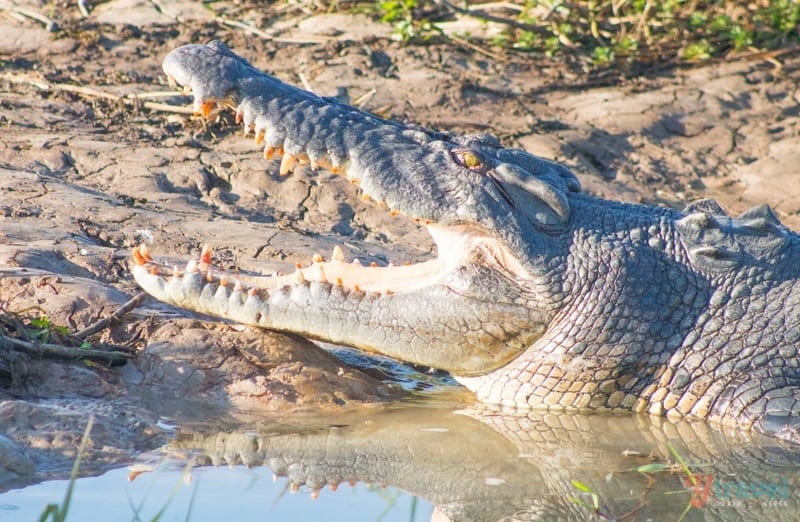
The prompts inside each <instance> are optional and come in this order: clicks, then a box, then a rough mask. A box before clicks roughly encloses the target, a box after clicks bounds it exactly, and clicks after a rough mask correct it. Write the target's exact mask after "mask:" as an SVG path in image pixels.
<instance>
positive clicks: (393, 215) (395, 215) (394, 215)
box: [389, 209, 400, 217]
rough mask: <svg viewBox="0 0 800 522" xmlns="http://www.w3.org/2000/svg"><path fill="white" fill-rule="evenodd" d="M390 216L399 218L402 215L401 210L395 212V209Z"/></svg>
mask: <svg viewBox="0 0 800 522" xmlns="http://www.w3.org/2000/svg"><path fill="white" fill-rule="evenodd" d="M389 215H390V216H392V217H397V216H399V215H400V211H399V210H395V209H391V210H390V211H389Z"/></svg>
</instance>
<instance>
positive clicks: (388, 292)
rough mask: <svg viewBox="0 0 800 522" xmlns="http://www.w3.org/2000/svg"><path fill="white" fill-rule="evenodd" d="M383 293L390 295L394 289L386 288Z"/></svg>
mask: <svg viewBox="0 0 800 522" xmlns="http://www.w3.org/2000/svg"><path fill="white" fill-rule="evenodd" d="M385 293H386V295H392V294H393V293H394V291H393V290H392V289H391V288H387V289H386V292H385Z"/></svg>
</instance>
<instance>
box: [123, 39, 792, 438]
mask: <svg viewBox="0 0 800 522" xmlns="http://www.w3.org/2000/svg"><path fill="white" fill-rule="evenodd" d="M163 69H164V71H165V73H166V74H167V77H168V79H169V80H170V82H177V83H178V84H180V85H182V86H184V90H185V91H186V92H191V93H193V96H194V109H195V111H196V112H197V113H198V114H201V115H203V116H206V117H208V116H209V115H210V114H211V111H212V109H213V108H214V107H215V106H217V105H220V106H223V107H230V108H231V109H234V110H235V118H236V122H237V123H241V124H242V125H243V126H244V130H245V133H246V134H248V133H252V134H253V135H254V139H255V143H256V144H257V145H259V146H260V145H263V155H264V157H265V158H267V159H270V158H276V159H277V158H278V157H280V168H279V172H280V174H282V175H285V174H289V173H290V172H292V171H293V170H294V169H295V168H298V167H301V166H307V167H309V168H311V169H319V168H324V169H327V170H330V171H332V172H334V173H337V174H341V175H342V176H343V177H345V178H346V179H347V180H349V181H350V182H352V183H353V184H356V185H357V186H358V187H359V188H360V190H361V191H362V193H363V198H364V199H365V200H369V201H373V202H374V203H375V204H376V205H378V206H380V207H383V208H385V209H386V211H387V212H390V213H391V214H392V215H399V216H404V217H405V218H408V219H411V220H414V221H415V222H417V223H419V224H420V226H423V227H425V228H426V229H427V231H428V232H429V233H430V235H431V237H432V238H433V241H434V242H435V244H436V247H437V252H438V253H437V256H436V257H435V258H434V259H430V260H427V261H424V262H421V263H417V264H412V265H402V266H360V264H358V263H355V262H348V261H346V260H345V256H344V254H343V252H342V250H341V248H339V247H336V248H334V249H333V252H332V254H331V256H330V257H329V258H328V259H324V258H323V257H322V256H319V255H315V256H314V258H313V259H312V262H311V263H309V264H300V263H298V264H297V266H296V268H295V270H294V272H293V273H290V274H288V275H278V274H273V275H271V276H261V275H251V274H245V273H228V272H225V271H223V270H222V269H221V268H219V267H218V266H215V265H214V264H213V260H212V254H211V251H210V249H208V248H204V249H203V250H202V252H201V253H200V256H199V258H197V259H193V260H190V261H188V263H186V266H185V268H179V267H178V266H174V265H171V264H169V263H165V262H161V261H158V260H156V259H154V258H153V256H152V255H151V253H150V249H149V248H148V247H147V246H146V245H142V246H140V247H136V248H134V250H133V263H132V265H133V275H134V277H135V279H136V281H137V282H138V284H139V285H140V286H141V287H142V288H143V289H145V290H146V291H147V292H149V293H150V294H152V295H153V296H154V297H156V298H157V299H160V300H162V301H165V302H167V303H171V304H173V305H176V306H179V307H184V308H188V309H192V310H194V311H197V312H201V313H204V314H209V315H213V316H218V317H222V318H226V319H229V320H232V321H236V322H240V323H244V324H247V325H252V326H255V327H261V328H265V329H273V330H280V331H287V332H293V333H295V334H300V335H302V336H306V337H308V338H312V339H318V340H324V341H327V342H330V343H334V344H340V345H348V346H353V347H356V348H358V349H360V350H363V351H366V352H373V353H379V354H384V355H387V356H389V357H392V358H395V359H399V360H401V361H404V362H408V363H412V364H419V365H424V366H428V367H433V368H438V369H441V370H445V371H448V372H450V373H451V374H452V375H453V377H454V378H455V379H456V380H457V381H458V382H460V383H461V384H463V385H464V386H465V387H467V388H468V389H469V390H471V391H472V392H473V393H474V395H475V397H476V398H477V400H478V401H480V402H481V403H485V404H487V405H491V406H492V407H496V408H499V409H502V410H504V411H518V412H524V411H529V410H531V409H547V410H554V411H555V410H559V411H628V412H639V413H645V414H652V415H658V416H667V417H685V418H692V419H706V420H708V421H709V422H711V423H712V424H714V425H717V426H719V427H734V428H736V429H746V430H750V429H752V430H755V431H758V432H762V433H768V434H771V435H773V436H776V437H778V438H781V439H785V440H789V441H793V442H800V370H798V364H799V362H800V359H799V358H798V354H797V352H798V348H800V236H798V234H797V233H796V232H793V231H791V230H790V229H788V228H787V227H786V226H784V225H783V224H782V223H781V222H780V221H779V220H778V218H777V217H776V215H775V213H774V212H773V211H772V210H771V208H770V207H769V206H766V205H763V206H758V207H755V208H753V209H750V210H748V211H746V212H744V213H742V214H741V215H739V216H736V217H732V216H729V215H727V214H726V213H725V211H724V210H723V209H722V208H721V207H720V205H719V204H717V203H716V202H715V201H714V200H710V199H705V200H701V201H697V202H694V203H691V204H689V205H688V206H687V207H686V208H685V210H683V211H677V210H674V209H670V208H659V207H652V206H645V205H638V204H631V203H623V202H616V201H610V200H605V199H601V198H598V197H594V196H592V195H588V194H585V193H583V192H581V186H580V183H579V181H578V179H577V178H576V176H575V175H574V174H573V173H572V172H571V171H570V170H569V169H568V168H567V167H565V166H563V165H561V164H558V163H556V162H552V161H548V160H545V159H541V158H538V157H536V156H534V155H532V154H529V153H528V152H526V151H524V150H521V149H517V148H508V147H504V146H503V145H501V143H500V142H499V140H497V139H496V138H494V137H493V136H491V135H487V134H476V135H457V134H454V133H449V132H440V131H434V130H428V129H426V128H423V127H421V126H417V125H412V124H404V123H399V122H396V121H391V120H388V119H383V118H380V117H378V116H375V115H373V114H370V113H368V112H366V111H362V110H360V109H358V108H354V107H351V106H349V105H347V104H344V103H341V102H339V101H337V100H335V99H332V98H325V97H320V96H317V95H315V94H313V93H310V92H307V91H304V90H302V89H300V88H297V87H294V86H291V85H288V84H286V83H284V82H282V81H280V80H278V79H277V78H275V77H273V76H270V75H268V74H266V73H264V72H261V71H259V70H258V69H256V68H255V67H253V66H252V65H251V64H250V63H249V62H247V61H246V60H245V59H244V58H242V57H240V56H238V55H236V54H235V53H234V52H232V51H231V50H230V49H228V48H227V47H226V46H225V45H224V44H222V43H220V42H217V41H215V42H211V43H209V44H196V45H187V46H183V47H180V48H177V49H175V50H173V51H172V52H170V53H169V54H168V55H167V56H166V58H165V59H164V62H163Z"/></svg>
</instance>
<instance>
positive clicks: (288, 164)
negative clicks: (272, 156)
mask: <svg viewBox="0 0 800 522" xmlns="http://www.w3.org/2000/svg"><path fill="white" fill-rule="evenodd" d="M295 161H297V157H296V156H295V155H294V154H289V153H288V152H287V153H286V154H284V155H283V158H281V168H280V174H281V176H285V175H287V174H289V173H290V172H292V171H293V170H294V164H295Z"/></svg>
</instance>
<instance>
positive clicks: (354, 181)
mask: <svg viewBox="0 0 800 522" xmlns="http://www.w3.org/2000/svg"><path fill="white" fill-rule="evenodd" d="M350 183H351V184H353V185H355V186H356V187H360V186H361V180H360V179H358V178H350Z"/></svg>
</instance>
